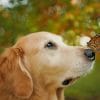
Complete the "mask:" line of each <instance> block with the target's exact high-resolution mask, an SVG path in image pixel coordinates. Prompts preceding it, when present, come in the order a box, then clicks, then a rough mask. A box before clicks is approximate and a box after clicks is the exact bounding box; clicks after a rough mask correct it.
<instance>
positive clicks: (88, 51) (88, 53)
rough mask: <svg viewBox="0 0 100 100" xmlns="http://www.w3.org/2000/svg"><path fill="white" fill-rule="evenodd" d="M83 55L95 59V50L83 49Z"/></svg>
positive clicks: (91, 59)
mask: <svg viewBox="0 0 100 100" xmlns="http://www.w3.org/2000/svg"><path fill="white" fill-rule="evenodd" d="M84 55H85V56H86V57H87V58H88V59H89V60H90V61H93V60H95V52H93V50H92V49H85V51H84Z"/></svg>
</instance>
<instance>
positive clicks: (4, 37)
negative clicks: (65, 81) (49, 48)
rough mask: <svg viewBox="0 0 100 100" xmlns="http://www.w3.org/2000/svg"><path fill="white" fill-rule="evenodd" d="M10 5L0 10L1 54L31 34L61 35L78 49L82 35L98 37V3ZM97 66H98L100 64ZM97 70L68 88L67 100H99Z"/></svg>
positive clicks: (28, 0)
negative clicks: (42, 32)
mask: <svg viewBox="0 0 100 100" xmlns="http://www.w3.org/2000/svg"><path fill="white" fill-rule="evenodd" d="M10 5H11V6H8V7H7V6H6V7H4V6H2V5H1V6H0V51H2V50H3V48H5V47H8V46H10V45H13V44H14V43H15V41H16V39H17V38H18V37H20V36H22V35H26V34H29V33H31V32H37V31H49V32H53V33H55V34H60V35H61V36H62V37H63V38H64V39H65V42H67V43H69V44H70V45H78V44H79V38H80V37H81V36H83V35H87V36H90V37H91V36H93V35H94V34H96V33H100V1H99V0H10ZM96 66H98V67H99V66H100V62H99V61H98V62H97V64H96ZM98 67H96V70H95V71H94V72H93V74H92V75H90V76H88V77H86V78H85V79H82V80H80V81H79V82H77V84H75V85H74V86H72V87H70V88H68V91H66V93H65V94H67V95H68V96H67V97H66V98H67V99H68V100H78V98H76V96H75V95H77V97H79V100H86V99H85V96H87V97H88V95H89V98H88V99H87V100H92V98H93V100H94V98H96V97H97V99H95V100H100V87H99V84H100V80H99V71H98V70H100V68H98ZM84 81H85V82H84ZM85 89H86V90H85ZM71 96H73V97H75V98H76V99H75V98H70V97H71ZM93 96H94V97H93Z"/></svg>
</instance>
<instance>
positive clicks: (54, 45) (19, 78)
mask: <svg viewBox="0 0 100 100" xmlns="http://www.w3.org/2000/svg"><path fill="white" fill-rule="evenodd" d="M12 49H13V51H14V53H15V54H17V55H16V56H15V57H14V58H12V63H13V64H14V65H15V67H16V68H15V69H16V72H14V73H13V74H14V75H15V76H14V75H13V76H10V77H11V78H12V77H13V78H14V79H15V81H14V82H12V84H13V87H14V90H15V91H14V93H15V95H17V96H22V97H25V96H26V97H27V96H30V95H31V93H32V91H33V88H34V84H35V82H34V81H37V82H40V83H41V84H42V85H44V87H47V88H48V87H52V88H60V87H64V86H67V85H69V84H70V83H72V82H73V81H74V80H76V79H78V78H79V77H80V76H82V75H84V74H86V73H88V72H89V71H90V70H91V69H92V65H93V61H94V59H95V54H94V52H93V51H92V50H91V49H86V48H83V47H79V46H77V47H75V46H74V47H73V46H68V45H66V44H64V42H63V40H62V38H61V37H59V36H57V35H54V34H50V33H48V32H38V33H32V34H30V35H28V36H25V37H22V38H21V39H19V40H18V42H17V43H16V44H15V45H14V46H13V47H12ZM18 52H19V53H18ZM20 52H23V54H22V53H21V54H22V55H20ZM11 54H12V53H11ZM9 58H10V55H9ZM16 59H17V60H16ZM13 78H12V79H13ZM14 79H13V80H14ZM23 87H25V88H24V91H19V90H20V88H23ZM25 89H26V90H25ZM25 91H26V92H25Z"/></svg>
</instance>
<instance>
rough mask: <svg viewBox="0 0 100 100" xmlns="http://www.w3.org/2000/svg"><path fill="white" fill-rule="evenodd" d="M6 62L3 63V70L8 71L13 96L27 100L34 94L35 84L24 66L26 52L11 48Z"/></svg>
mask: <svg viewBox="0 0 100 100" xmlns="http://www.w3.org/2000/svg"><path fill="white" fill-rule="evenodd" d="M5 56H6V61H5V62H4V63H3V61H2V62H1V63H2V65H3V69H4V70H5V69H6V70H7V71H6V72H5V73H9V74H8V79H7V80H8V81H9V82H10V83H11V84H10V85H11V86H10V87H11V91H12V92H13V95H15V96H17V97H19V98H24V99H27V98H29V97H30V96H31V94H32V92H33V82H32V78H31V75H30V73H29V72H28V70H27V68H26V66H27V65H25V64H24V57H23V56H24V52H23V50H22V49H21V48H11V49H10V50H8V52H7V53H5ZM4 66H5V67H4Z"/></svg>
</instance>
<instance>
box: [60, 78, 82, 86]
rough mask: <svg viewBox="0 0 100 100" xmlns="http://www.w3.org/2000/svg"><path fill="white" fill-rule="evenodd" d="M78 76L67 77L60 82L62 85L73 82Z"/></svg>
mask: <svg viewBox="0 0 100 100" xmlns="http://www.w3.org/2000/svg"><path fill="white" fill-rule="evenodd" d="M78 78H80V77H75V78H67V79H65V80H64V81H63V82H62V85H69V84H71V83H73V82H74V81H75V80H77V79H78Z"/></svg>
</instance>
